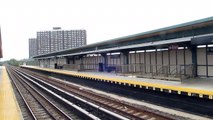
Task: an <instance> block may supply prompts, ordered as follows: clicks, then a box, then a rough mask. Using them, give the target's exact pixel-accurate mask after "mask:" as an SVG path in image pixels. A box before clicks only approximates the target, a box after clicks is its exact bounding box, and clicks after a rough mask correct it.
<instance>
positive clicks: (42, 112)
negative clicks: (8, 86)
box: [9, 70, 71, 120]
mask: <svg viewBox="0 0 213 120" xmlns="http://www.w3.org/2000/svg"><path fill="white" fill-rule="evenodd" d="M9 75H10V77H11V78H12V80H13V83H14V85H15V87H16V88H17V90H18V92H19V94H20V96H21V98H22V99H23V101H24V103H25V105H26V106H27V108H28V112H29V114H30V116H29V114H28V115H23V116H24V118H25V119H34V120H41V119H44V120H59V119H60V120H71V118H70V117H69V116H68V115H67V114H65V113H64V112H63V111H62V110H60V108H58V107H57V106H55V105H54V104H53V103H52V102H51V101H49V100H48V99H47V98H46V97H45V96H43V95H42V94H41V93H40V92H39V91H37V90H36V89H35V88H34V87H33V86H32V85H30V84H29V83H28V82H26V80H24V79H23V78H22V77H21V76H20V75H18V74H17V73H15V72H14V71H13V70H9Z"/></svg>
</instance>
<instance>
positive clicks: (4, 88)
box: [0, 67, 22, 120]
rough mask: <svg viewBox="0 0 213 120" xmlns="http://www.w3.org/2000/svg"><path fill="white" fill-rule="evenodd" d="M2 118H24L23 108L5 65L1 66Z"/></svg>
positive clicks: (4, 119) (0, 112) (15, 119)
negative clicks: (19, 103)
mask: <svg viewBox="0 0 213 120" xmlns="http://www.w3.org/2000/svg"><path fill="white" fill-rule="evenodd" d="M0 119H1V120H22V115H21V110H20V108H19V105H18V103H17V100H16V97H15V94H14V91H13V88H12V86H11V81H10V79H9V77H8V74H7V72H6V69H5V67H0Z"/></svg>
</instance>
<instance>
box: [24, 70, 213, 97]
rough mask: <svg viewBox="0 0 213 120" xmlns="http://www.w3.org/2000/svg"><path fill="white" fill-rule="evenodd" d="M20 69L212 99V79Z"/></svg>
mask: <svg viewBox="0 0 213 120" xmlns="http://www.w3.org/2000/svg"><path fill="white" fill-rule="evenodd" d="M21 67H22V68H27V69H31V70H39V71H45V72H50V73H56V74H62V75H68V76H73V77H78V78H85V79H91V80H97V81H102V82H108V83H111V84H121V85H125V86H133V87H139V88H143V89H149V90H156V91H161V92H167V93H173V94H180V95H188V96H196V97H200V98H205V99H213V79H212V78H197V79H196V78H195V79H186V80H183V81H182V82H180V81H165V80H158V79H147V78H134V77H127V76H126V77H125V76H119V75H116V74H114V73H105V72H78V71H67V70H59V69H51V68H42V67H36V66H21Z"/></svg>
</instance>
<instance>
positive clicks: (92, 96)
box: [17, 68, 171, 120]
mask: <svg viewBox="0 0 213 120" xmlns="http://www.w3.org/2000/svg"><path fill="white" fill-rule="evenodd" d="M17 70H18V71H19V72H21V73H22V74H25V75H26V76H28V77H30V78H31V79H34V80H35V81H38V82H40V83H44V81H45V82H47V83H49V84H51V85H54V86H56V87H58V88H60V89H62V90H64V91H66V92H69V93H71V94H73V95H75V96H78V97H80V98H82V99H84V100H86V101H89V102H91V103H94V104H96V105H98V106H101V107H103V108H105V109H107V110H110V111H113V112H114V113H116V114H119V115H122V116H124V117H125V118H127V119H144V120H147V119H149V120H168V119H171V118H168V117H167V116H163V115H160V114H156V113H152V112H149V111H146V110H143V109H140V108H137V107H135V106H131V105H129V104H126V103H123V102H121V101H119V100H115V99H111V98H109V97H106V96H103V95H100V94H97V93H94V92H91V91H87V90H84V89H81V88H79V87H77V86H74V85H72V84H68V83H66V82H64V81H61V80H56V79H51V78H49V77H47V76H44V75H41V74H38V73H35V72H32V71H29V70H25V69H20V68H18V69H17Z"/></svg>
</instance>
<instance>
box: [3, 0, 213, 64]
mask: <svg viewBox="0 0 213 120" xmlns="http://www.w3.org/2000/svg"><path fill="white" fill-rule="evenodd" d="M212 5H213V1H212V0H0V26H1V31H2V40H3V41H2V42H3V55H4V58H3V59H2V60H7V59H10V58H16V59H22V58H28V39H29V38H34V37H36V32H37V31H43V30H51V29H52V27H58V26H60V27H62V29H66V30H70V29H86V30H87V43H88V44H91V43H95V42H99V41H104V40H109V39H112V38H117V37H122V36H126V35H131V34H135V33H141V32H145V31H149V30H153V29H157V28H162V27H166V26H171V25H175V24H179V23H184V22H188V21H192V20H197V19H201V18H206V17H211V16H213V7H212Z"/></svg>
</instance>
